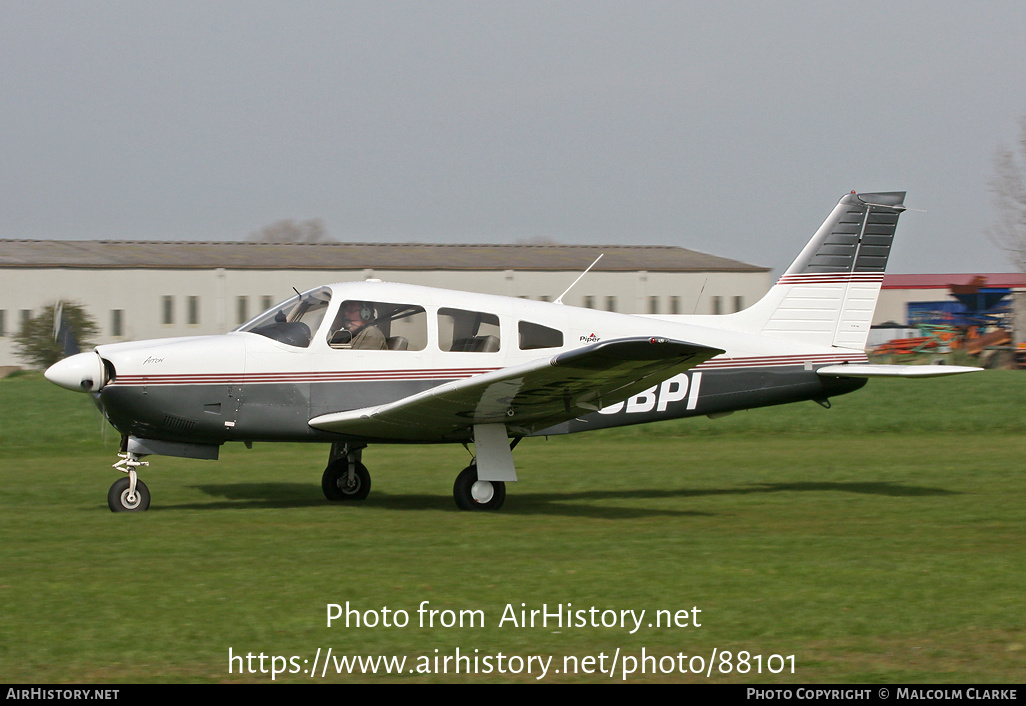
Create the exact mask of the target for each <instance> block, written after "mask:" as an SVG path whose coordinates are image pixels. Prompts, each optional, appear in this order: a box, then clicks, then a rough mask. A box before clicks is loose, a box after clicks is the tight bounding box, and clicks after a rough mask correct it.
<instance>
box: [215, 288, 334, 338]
mask: <svg viewBox="0 0 1026 706" xmlns="http://www.w3.org/2000/svg"><path fill="white" fill-rule="evenodd" d="M330 302H331V289H329V288H328V287H320V288H318V289H312V290H310V291H309V292H303V293H302V294H298V295H296V296H294V297H292V298H291V299H287V300H285V301H283V302H282V303H280V304H278V305H276V306H272V307H271V308H270V309H268V310H267V311H265V312H264V313H262V314H260V315H259V316H257V317H256V318H254V319H250V320H249V321H247V322H246V323H244V324H243V325H242V326H239V327H238V328H237V329H235V330H236V331H248V332H249V333H256V334H259V335H261V336H266V337H267V338H270V339H272V340H275V341H278V342H279V343H284V344H286V345H289V346H295V347H297V348H307V347H308V346H309V345H310V341H312V340H313V334H314V332H316V331H317V329H318V328H319V327H320V325H321V320H322V319H324V314H325V313H327V311H328V304H329V303H330Z"/></svg>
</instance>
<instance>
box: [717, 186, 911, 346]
mask: <svg viewBox="0 0 1026 706" xmlns="http://www.w3.org/2000/svg"><path fill="white" fill-rule="evenodd" d="M904 199H905V192H904V191H892V192H886V193H873V194H856V193H855V192H854V191H853V192H852V193H850V194H848V195H847V196H845V197H844V198H842V199H841V200H840V201H839V202H838V204H837V206H836V207H835V208H834V210H833V212H832V213H831V214H830V216H829V217H828V218H827V219H826V221H824V222H823V225H822V226H820V228H819V230H818V231H816V234H815V235H814V236H813V237H812V240H810V241H809V243H808V245H806V246H805V248H804V249H803V250H802V251H801V253H800V254H799V255H798V257H797V258H796V259H795V261H794V262H793V263H792V264H791V266H790V267H788V268H787V271H786V272H784V274H783V275H781V277H780V279H779V280H778V281H777V283H776V284H775V285H774V286H773V288H772V289H770V291H769V292H768V293H767V294H766V296H765V297H763V299H762V300H760V301H759V302H758V303H756V304H755V306H753V307H751V308H749V309H746V310H745V311H742V312H739V313H737V314H733V315H731V316H732V319H733V321H732V324H733V325H734V326H736V327H738V328H741V329H743V330H747V331H752V332H754V333H761V334H765V335H767V336H777V337H781V338H790V339H796V340H801V341H805V342H808V343H813V344H816V345H825V346H837V347H841V348H854V349H863V348H865V346H866V339H867V338H868V336H869V327H870V324H871V323H872V320H873V312H874V310H875V309H876V301H877V298H878V297H879V295H880V286H881V284H882V283H883V275H884V269H885V268H886V267H887V258H888V256H889V255H890V251H891V243H892V241H893V240H894V231H895V228H896V227H897V225H898V216H899V215H900V214H901V212H902V211H904V210H905V206H904V205H903V201H904Z"/></svg>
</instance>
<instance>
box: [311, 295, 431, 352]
mask: <svg viewBox="0 0 1026 706" xmlns="http://www.w3.org/2000/svg"><path fill="white" fill-rule="evenodd" d="M328 346H330V347H331V348H335V349H337V350H387V351H422V350H424V349H425V348H426V347H427V313H426V312H425V311H424V308H423V307H420V306H417V305H416V304H395V303H393V302H372V301H357V300H355V299H347V300H346V301H344V302H342V305H341V306H340V307H339V309H338V313H337V314H336V315H335V320H334V321H333V322H332V324H331V326H330V327H329V328H328Z"/></svg>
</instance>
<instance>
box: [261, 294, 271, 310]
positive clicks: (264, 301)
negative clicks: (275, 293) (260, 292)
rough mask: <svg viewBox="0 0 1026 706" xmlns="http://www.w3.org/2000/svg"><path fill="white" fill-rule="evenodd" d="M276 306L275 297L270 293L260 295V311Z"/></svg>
mask: <svg viewBox="0 0 1026 706" xmlns="http://www.w3.org/2000/svg"><path fill="white" fill-rule="evenodd" d="M272 306H274V298H273V297H271V295H270V294H265V295H264V296H262V297H260V311H267V310H268V309H270V308H271V307H272Z"/></svg>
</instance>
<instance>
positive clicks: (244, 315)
mask: <svg viewBox="0 0 1026 706" xmlns="http://www.w3.org/2000/svg"><path fill="white" fill-rule="evenodd" d="M235 303H236V315H237V316H238V320H239V325H240V326H241V325H242V324H244V323H246V322H247V321H249V297H239V298H238V299H236V300H235Z"/></svg>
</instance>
